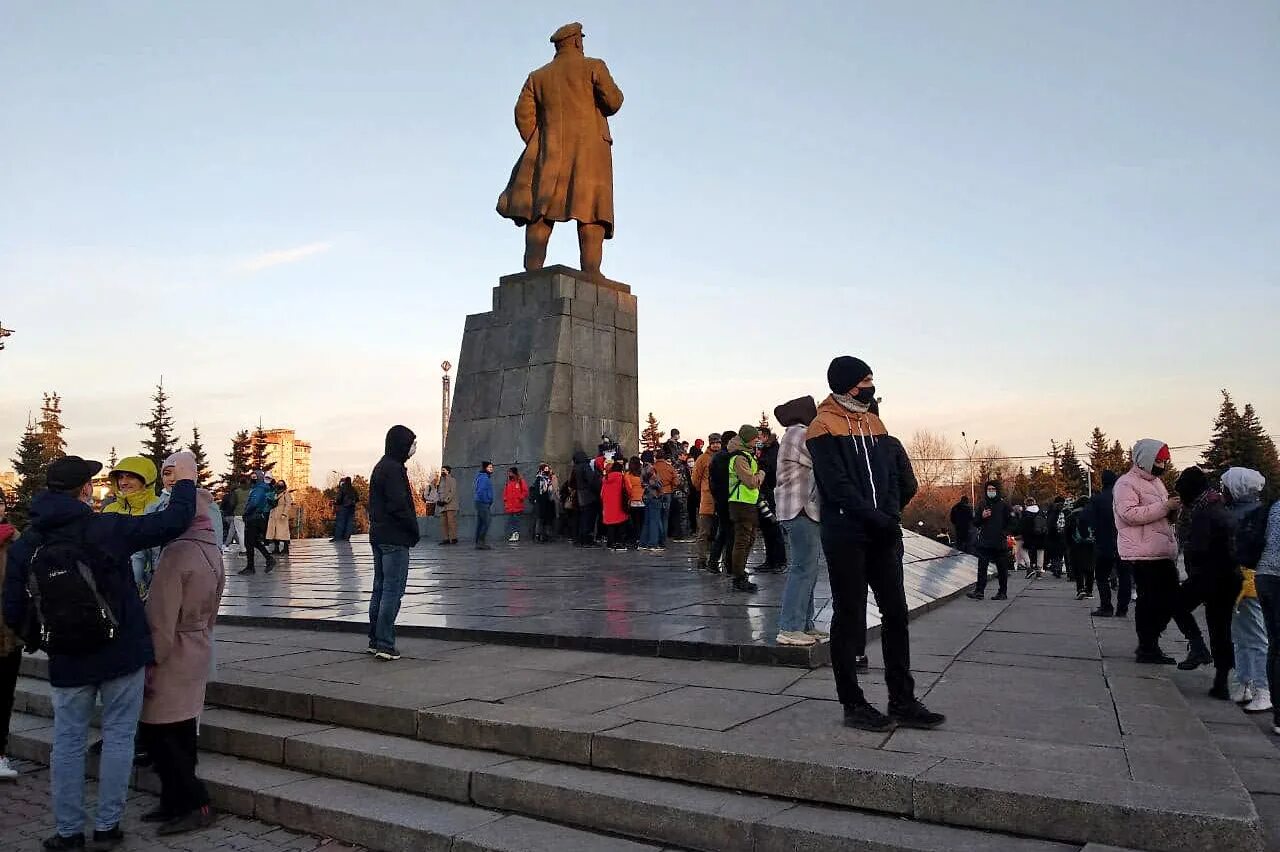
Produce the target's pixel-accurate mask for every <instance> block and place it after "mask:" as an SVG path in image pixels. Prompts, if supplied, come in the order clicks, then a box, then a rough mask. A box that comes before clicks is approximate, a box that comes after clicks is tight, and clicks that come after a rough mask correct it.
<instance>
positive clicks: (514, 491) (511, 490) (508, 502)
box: [502, 477, 529, 515]
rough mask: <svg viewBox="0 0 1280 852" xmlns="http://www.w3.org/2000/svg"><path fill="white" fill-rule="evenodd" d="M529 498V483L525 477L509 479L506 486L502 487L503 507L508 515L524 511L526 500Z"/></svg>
mask: <svg viewBox="0 0 1280 852" xmlns="http://www.w3.org/2000/svg"><path fill="white" fill-rule="evenodd" d="M528 499H529V483H527V482H525V481H524V478H523V477H521V478H519V479H508V480H507V486H506V488H503V489H502V508H503V509H506V511H507V514H508V515H518V514H520V513H521V512H523V511H524V501H525V500H528Z"/></svg>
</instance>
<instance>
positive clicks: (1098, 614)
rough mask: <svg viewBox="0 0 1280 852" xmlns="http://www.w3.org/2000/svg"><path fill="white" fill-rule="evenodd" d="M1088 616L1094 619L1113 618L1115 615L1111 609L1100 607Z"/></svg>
mask: <svg viewBox="0 0 1280 852" xmlns="http://www.w3.org/2000/svg"><path fill="white" fill-rule="evenodd" d="M1089 614H1090V615H1092V616H1093V617H1094V618H1113V617H1114V616H1115V614H1116V613H1115V610H1113V609H1111V607H1106V606H1100V607H1098V608H1097V609H1095V610H1094V611H1093V612H1091V613H1089Z"/></svg>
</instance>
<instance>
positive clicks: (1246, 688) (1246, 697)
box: [1231, 681, 1253, 704]
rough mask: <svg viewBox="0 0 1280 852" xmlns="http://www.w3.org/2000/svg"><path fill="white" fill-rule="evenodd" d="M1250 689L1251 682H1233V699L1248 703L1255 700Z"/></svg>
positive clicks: (1237, 701)
mask: <svg viewBox="0 0 1280 852" xmlns="http://www.w3.org/2000/svg"><path fill="white" fill-rule="evenodd" d="M1250 691H1251V690H1250V685H1249V684H1247V683H1240V682H1238V681H1233V682H1232V683H1231V700H1232V701H1234V702H1235V703H1237V704H1248V703H1249V702H1250V701H1252V700H1253V696H1252V695H1250V694H1249V693H1250Z"/></svg>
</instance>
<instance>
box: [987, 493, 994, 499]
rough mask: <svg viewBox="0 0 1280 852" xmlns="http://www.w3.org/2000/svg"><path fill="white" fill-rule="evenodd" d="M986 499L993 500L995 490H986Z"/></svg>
mask: <svg viewBox="0 0 1280 852" xmlns="http://www.w3.org/2000/svg"><path fill="white" fill-rule="evenodd" d="M987 499H988V500H994V499H996V492H994V491H988V492H987Z"/></svg>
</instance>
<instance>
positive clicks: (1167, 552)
mask: <svg viewBox="0 0 1280 852" xmlns="http://www.w3.org/2000/svg"><path fill="white" fill-rule="evenodd" d="M1168 499H1169V492H1168V491H1167V490H1166V489H1165V487H1164V483H1163V482H1161V481H1160V480H1159V479H1158V478H1157V477H1155V476H1152V475H1151V474H1150V473H1147V472H1146V471H1145V470H1143V469H1142V468H1140V467H1138V466H1136V465H1135V466H1134V467H1133V469H1132V470H1130V471H1129V472H1128V473H1126V474H1125V475H1124V476H1122V477H1120V479H1118V480H1117V481H1116V487H1115V503H1114V506H1115V509H1114V511H1115V516H1116V551H1117V553H1119V555H1120V558H1121V559H1124V560H1127V561H1134V562H1145V561H1150V560H1154V559H1177V558H1178V540H1177V538H1176V537H1175V536H1174V532H1173V525H1172V524H1171V523H1169V517H1168V514H1169V513H1168V510H1166V509H1165V502H1166V501H1167V500H1168Z"/></svg>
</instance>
